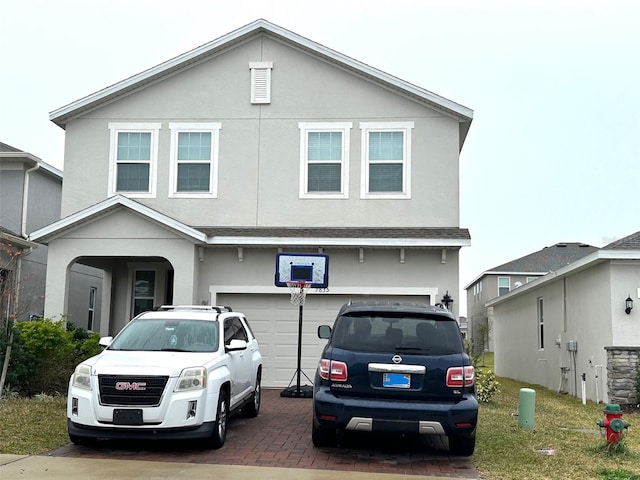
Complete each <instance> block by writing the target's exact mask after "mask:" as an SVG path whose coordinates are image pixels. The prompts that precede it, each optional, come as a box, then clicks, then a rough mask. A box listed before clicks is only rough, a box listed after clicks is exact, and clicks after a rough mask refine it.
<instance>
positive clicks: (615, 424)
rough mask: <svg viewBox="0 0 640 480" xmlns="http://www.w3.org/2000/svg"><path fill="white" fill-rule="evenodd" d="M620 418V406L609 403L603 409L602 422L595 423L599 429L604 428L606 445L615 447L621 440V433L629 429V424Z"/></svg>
mask: <svg viewBox="0 0 640 480" xmlns="http://www.w3.org/2000/svg"><path fill="white" fill-rule="evenodd" d="M621 417H622V410H621V409H620V405H618V404H617V403H609V404H607V406H606V407H604V420H598V421H597V422H596V423H597V424H598V426H599V427H600V428H602V427H604V428H605V432H606V436H607V444H608V445H615V444H617V443H618V442H619V441H620V440H622V431H623V430H624V429H625V428H629V422H627V421H625V420H622V418H621Z"/></svg>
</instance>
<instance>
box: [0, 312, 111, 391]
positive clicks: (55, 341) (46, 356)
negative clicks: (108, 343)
mask: <svg viewBox="0 0 640 480" xmlns="http://www.w3.org/2000/svg"><path fill="white" fill-rule="evenodd" d="M99 338H100V336H99V334H97V333H94V334H89V333H87V332H86V331H85V330H83V329H80V328H78V327H75V326H73V325H71V324H69V326H68V327H67V325H65V323H64V322H58V321H52V320H50V319H40V320H36V321H33V322H18V323H16V326H15V329H14V338H13V348H12V352H11V360H10V363H9V370H8V372H7V381H6V385H7V387H8V388H10V389H11V390H12V391H15V392H18V393H20V394H21V395H27V396H33V395H35V394H39V393H45V394H50V395H55V394H59V393H62V392H66V390H67V384H68V383H69V377H70V376H71V374H72V373H73V370H74V368H75V366H76V365H77V364H78V363H80V362H81V361H83V360H84V359H86V358H88V357H91V356H93V355H95V354H97V353H100V351H101V348H100V346H99V345H98V340H99ZM6 342H7V335H6V333H3V335H2V338H0V348H1V350H0V351H1V352H2V358H3V359H4V351H5V350H6Z"/></svg>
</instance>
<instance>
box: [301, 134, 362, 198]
mask: <svg viewBox="0 0 640 480" xmlns="http://www.w3.org/2000/svg"><path fill="white" fill-rule="evenodd" d="M298 127H299V128H300V172H301V175H300V197H301V198H347V197H348V196H349V192H348V174H347V172H348V170H349V168H348V167H349V138H350V131H351V123H300V124H299V125H298Z"/></svg>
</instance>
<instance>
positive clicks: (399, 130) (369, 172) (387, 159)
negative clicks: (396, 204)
mask: <svg viewBox="0 0 640 480" xmlns="http://www.w3.org/2000/svg"><path fill="white" fill-rule="evenodd" d="M360 128H361V130H362V146H363V148H362V180H361V196H362V198H380V197H383V198H411V130H412V128H413V122H389V123H361V124H360Z"/></svg>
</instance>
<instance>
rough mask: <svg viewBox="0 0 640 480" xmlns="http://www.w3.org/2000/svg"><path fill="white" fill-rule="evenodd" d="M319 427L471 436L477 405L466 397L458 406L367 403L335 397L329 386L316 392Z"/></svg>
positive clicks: (415, 402)
mask: <svg viewBox="0 0 640 480" xmlns="http://www.w3.org/2000/svg"><path fill="white" fill-rule="evenodd" d="M313 415H314V422H315V423H316V425H320V426H323V427H326V428H330V429H347V430H363V431H393V432H398V433H422V434H443V435H472V434H474V432H475V429H476V425H477V423H478V401H477V400H476V398H475V397H474V396H473V395H470V394H469V395H464V396H463V397H461V399H460V400H459V401H457V402H446V403H445V402H422V401H403V400H399V399H389V400H385V399H373V400H372V399H366V398H361V397H352V396H346V395H340V396H338V395H334V393H333V392H332V391H331V389H330V388H329V387H328V386H324V385H316V387H315V388H314V399H313Z"/></svg>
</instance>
